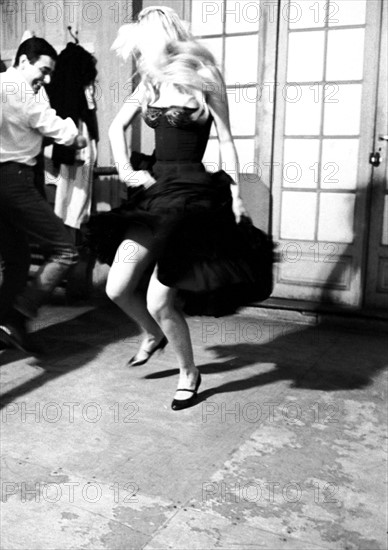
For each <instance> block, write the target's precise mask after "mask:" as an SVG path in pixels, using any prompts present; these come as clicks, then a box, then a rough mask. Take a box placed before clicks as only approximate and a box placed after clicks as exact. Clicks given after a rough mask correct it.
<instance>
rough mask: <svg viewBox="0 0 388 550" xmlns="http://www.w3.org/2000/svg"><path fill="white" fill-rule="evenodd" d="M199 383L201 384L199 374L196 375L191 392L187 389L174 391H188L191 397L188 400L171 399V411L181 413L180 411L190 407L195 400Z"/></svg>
mask: <svg viewBox="0 0 388 550" xmlns="http://www.w3.org/2000/svg"><path fill="white" fill-rule="evenodd" d="M201 382H202V378H201V373H198V378H197V383H196V384H195V388H194V389H193V390H188V389H181V390H176V391H189V392H191V393H192V394H193V395H192V396H191V397H189V398H188V399H173V400H172V403H171V408H172V410H174V411H181V410H182V409H187V408H188V407H191V406H192V405H193V404H194V402H195V398H196V397H197V393H198V388H199V386H200V385H201Z"/></svg>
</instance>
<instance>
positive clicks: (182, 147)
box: [143, 106, 213, 162]
mask: <svg viewBox="0 0 388 550" xmlns="http://www.w3.org/2000/svg"><path fill="white" fill-rule="evenodd" d="M195 111H196V109H195V108H191V107H175V106H172V107H148V109H147V111H146V112H145V114H144V115H143V117H144V120H145V122H146V124H147V125H148V126H150V127H151V128H154V130H155V155H156V160H157V161H175V162H182V161H183V162H201V161H202V157H203V155H204V153H205V149H206V145H207V141H208V139H209V134H210V127H211V124H212V121H213V119H212V117H211V115H209V117H208V118H207V119H206V120H204V121H202V120H200V121H198V120H193V119H192V116H193V113H194V112H195Z"/></svg>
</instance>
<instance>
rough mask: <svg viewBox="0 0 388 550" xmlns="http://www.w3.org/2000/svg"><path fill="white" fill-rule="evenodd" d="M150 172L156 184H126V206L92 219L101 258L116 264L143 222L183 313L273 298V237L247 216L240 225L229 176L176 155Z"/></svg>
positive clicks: (163, 278)
mask: <svg viewBox="0 0 388 550" xmlns="http://www.w3.org/2000/svg"><path fill="white" fill-rule="evenodd" d="M153 175H154V177H155V179H156V183H155V184H154V185H153V186H151V187H150V188H148V189H145V188H143V187H140V188H138V187H136V188H129V192H128V199H127V201H126V202H125V203H124V204H123V205H122V206H120V207H119V208H116V209H114V210H111V211H110V212H105V213H101V214H98V215H95V216H93V217H92V218H91V220H90V222H89V225H88V227H89V232H88V233H89V243H90V246H91V248H92V250H93V251H94V252H95V254H96V257H97V258H98V260H99V261H100V262H102V263H107V264H109V265H111V264H112V262H113V260H114V257H115V253H116V250H117V248H118V246H119V245H120V243H121V242H122V240H123V239H124V236H125V235H127V238H130V229H131V227H134V226H136V225H137V226H138V225H139V224H140V225H143V226H145V227H147V228H148V229H149V230H150V231H151V232H152V235H153V239H154V242H153V244H154V246H153V251H154V253H155V264H157V266H158V271H157V273H158V279H159V280H160V282H161V283H162V284H164V285H166V286H168V287H172V288H175V289H177V290H178V291H179V292H178V297H179V299H180V302H181V307H182V308H183V311H184V312H185V313H186V314H188V315H210V316H215V317H219V316H223V315H229V314H232V313H234V312H235V311H236V310H237V309H238V308H239V307H242V306H245V305H248V304H250V303H252V302H257V301H262V300H265V299H266V298H268V297H269V295H270V294H271V291H272V263H273V246H272V241H271V239H270V238H269V237H268V236H267V235H266V234H265V233H264V232H262V231H260V230H259V229H257V228H256V227H254V226H253V224H252V222H251V221H250V219H249V218H245V217H244V218H243V220H242V221H241V222H240V223H239V224H236V221H235V217H234V214H233V211H232V196H231V191H230V185H231V183H232V184H233V182H232V180H231V178H230V176H228V175H227V174H226V173H225V172H223V171H220V172H216V173H209V172H207V171H206V170H205V168H204V166H203V164H201V163H175V162H157V163H156V164H155V165H154V166H153ZM128 235H129V237H128ZM153 267H154V266H152V268H153ZM146 276H147V277H148V278H149V276H150V273H147V274H146ZM143 284H144V285H146V284H147V281H143Z"/></svg>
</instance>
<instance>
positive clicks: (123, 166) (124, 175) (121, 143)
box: [108, 86, 155, 187]
mask: <svg viewBox="0 0 388 550" xmlns="http://www.w3.org/2000/svg"><path fill="white" fill-rule="evenodd" d="M143 93H144V91H143V88H141V87H140V86H138V87H137V88H136V90H135V91H134V92H133V93H132V95H131V96H130V97H129V98H128V100H127V101H126V102H125V103H124V105H123V106H122V108H121V109H120V111H119V112H118V113H117V115H116V116H115V118H114V119H113V122H112V124H111V125H110V127H109V134H108V135H109V140H110V144H111V148H112V153H113V158H114V161H115V164H116V167H117V171H118V174H119V178H120V180H121V181H123V182H124V183H125V184H126V185H127V186H138V185H145V186H146V187H147V186H149V185H152V183H155V180H154V179H153V178H152V176H151V175H150V174H149V173H148V172H146V171H145V170H136V171H135V170H134V169H133V168H132V166H131V163H130V161H129V158H130V151H129V150H128V146H127V141H126V137H125V131H126V129H127V128H128V126H129V125H130V124H131V123H132V121H133V120H134V119H135V118H136V116H137V115H138V114H139V113H140V111H141V102H142V99H143V96H142V94H143Z"/></svg>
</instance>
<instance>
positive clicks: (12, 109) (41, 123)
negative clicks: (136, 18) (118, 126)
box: [0, 37, 86, 352]
mask: <svg viewBox="0 0 388 550" xmlns="http://www.w3.org/2000/svg"><path fill="white" fill-rule="evenodd" d="M56 58H57V53H56V51H55V50H54V48H53V47H52V46H51V45H50V44H49V43H48V42H46V40H44V39H43V38H37V37H33V38H30V39H28V40H26V41H24V42H22V44H21V45H20V46H19V49H18V51H17V53H16V58H15V64H14V67H10V68H9V69H8V70H7V71H6V72H3V73H1V74H0V94H1V95H0V257H1V260H2V264H3V269H2V282H1V286H0V341H2V342H3V343H4V344H6V345H8V346H9V345H10V346H12V347H17V348H19V349H21V350H23V351H27V352H28V351H31V349H32V346H31V345H30V342H29V339H28V337H27V332H26V322H27V319H33V318H34V317H35V316H36V315H37V312H38V308H39V307H40V305H41V304H42V303H43V301H44V300H45V299H46V298H47V297H48V295H49V294H50V293H51V292H52V290H53V289H54V288H55V287H56V286H57V285H58V283H59V282H60V281H61V279H62V278H63V277H64V276H65V274H66V272H67V271H68V270H69V268H70V267H71V266H72V265H74V264H75V263H76V262H77V251H76V249H75V247H74V245H73V244H72V242H71V239H70V237H69V235H68V233H67V230H66V228H65V226H64V224H63V222H62V221H61V220H60V219H59V218H58V217H57V216H56V215H55V214H54V212H53V210H52V208H51V207H50V205H49V204H48V203H47V202H46V201H45V199H44V198H43V197H42V196H41V194H40V193H39V191H38V190H37V189H36V187H35V185H34V166H35V165H36V159H35V157H36V156H37V155H38V154H39V152H40V151H41V148H42V142H43V137H48V138H51V139H53V140H54V141H55V142H56V143H59V144H61V145H66V146H70V147H74V148H76V149H81V148H83V147H85V145H86V142H85V139H84V138H83V137H82V136H80V135H79V134H78V130H77V127H76V125H75V124H74V122H73V120H71V119H70V118H67V119H66V120H64V119H62V118H60V117H58V116H57V115H56V112H55V111H54V110H53V109H52V108H51V107H50V104H49V101H48V99H47V97H46V96H45V95H44V94H43V92H44V89H43V85H44V84H48V83H49V82H50V77H51V74H52V73H53V71H54V68H55V61H56ZM29 236H32V237H33V238H34V240H35V241H39V243H40V244H41V246H42V249H43V250H45V252H46V253H47V256H46V258H47V259H46V263H45V264H44V265H42V266H41V267H40V269H39V271H38V273H37V274H36V276H35V278H34V280H33V283H32V284H31V285H30V286H27V279H28V273H29V267H30V252H29V241H28V237H29Z"/></svg>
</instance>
